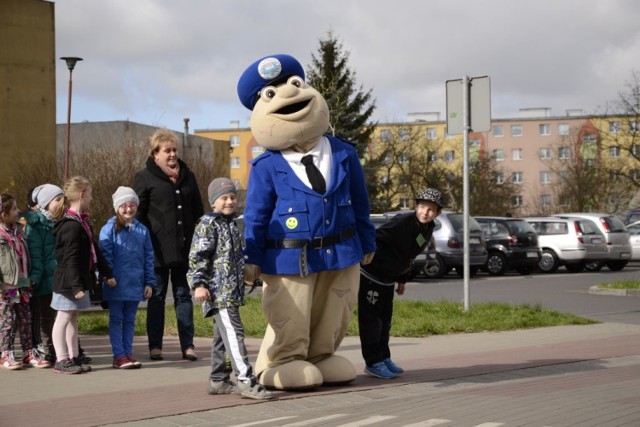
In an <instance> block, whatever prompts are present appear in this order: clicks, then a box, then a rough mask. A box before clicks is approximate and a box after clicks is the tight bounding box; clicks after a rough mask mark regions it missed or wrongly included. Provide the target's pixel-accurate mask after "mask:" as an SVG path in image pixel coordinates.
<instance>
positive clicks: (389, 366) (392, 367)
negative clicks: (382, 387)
mask: <svg viewBox="0 0 640 427" xmlns="http://www.w3.org/2000/svg"><path fill="white" fill-rule="evenodd" d="M384 364H385V365H387V369H388V370H389V371H390V372H391V373H392V374H396V375H400V374H401V373H403V372H404V369H402V368H401V367H400V366H398V365H396V364H395V363H393V362H392V361H391V359H385V360H384Z"/></svg>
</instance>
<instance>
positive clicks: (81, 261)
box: [53, 214, 113, 300]
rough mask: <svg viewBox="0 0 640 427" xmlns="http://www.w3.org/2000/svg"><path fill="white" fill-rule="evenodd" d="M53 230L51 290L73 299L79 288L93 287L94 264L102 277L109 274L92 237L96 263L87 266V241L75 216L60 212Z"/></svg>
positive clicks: (92, 289)
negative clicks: (54, 268) (61, 215)
mask: <svg viewBox="0 0 640 427" xmlns="http://www.w3.org/2000/svg"><path fill="white" fill-rule="evenodd" d="M53 234H54V236H55V237H56V262H57V265H56V270H55V272H54V275H53V290H54V292H57V293H59V294H63V295H65V296H66V297H67V298H69V299H72V300H73V299H74V298H75V295H76V294H77V293H78V292H80V291H84V292H88V291H96V288H97V286H96V274H95V269H96V267H97V269H98V271H99V272H100V274H101V276H102V277H104V278H105V279H109V278H112V277H113V273H112V271H111V268H110V267H109V265H108V264H107V262H106V260H105V259H104V256H103V255H102V252H100V247H99V246H98V245H97V244H96V243H95V239H94V245H93V247H94V248H95V251H96V257H97V261H98V264H97V265H94V266H93V267H92V268H90V264H91V241H90V240H89V236H88V235H87V232H86V231H85V230H84V227H83V226H82V224H81V223H80V220H79V219H77V218H75V217H73V216H71V215H68V214H66V215H64V216H63V217H62V218H60V219H59V220H58V221H57V222H56V223H55V225H54V226H53ZM92 234H93V230H92ZM94 236H95V235H94Z"/></svg>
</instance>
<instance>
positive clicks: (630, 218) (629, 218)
mask: <svg viewBox="0 0 640 427" xmlns="http://www.w3.org/2000/svg"><path fill="white" fill-rule="evenodd" d="M638 221H640V209H631V210H630V211H629V212H627V214H626V215H625V217H624V221H622V222H623V223H624V225H629V224H633V223H634V222H638Z"/></svg>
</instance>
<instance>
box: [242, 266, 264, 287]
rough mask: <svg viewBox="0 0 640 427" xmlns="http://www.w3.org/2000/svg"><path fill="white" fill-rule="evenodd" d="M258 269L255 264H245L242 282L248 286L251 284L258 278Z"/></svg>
mask: <svg viewBox="0 0 640 427" xmlns="http://www.w3.org/2000/svg"><path fill="white" fill-rule="evenodd" d="M260 273H261V271H260V267H258V266H257V265H255V264H245V265H244V281H245V282H246V283H249V284H253V282H254V281H255V280H256V279H257V278H258V277H260Z"/></svg>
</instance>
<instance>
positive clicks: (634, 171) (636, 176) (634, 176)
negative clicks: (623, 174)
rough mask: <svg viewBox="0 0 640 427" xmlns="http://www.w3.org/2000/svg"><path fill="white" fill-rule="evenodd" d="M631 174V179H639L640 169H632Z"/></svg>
mask: <svg viewBox="0 0 640 427" xmlns="http://www.w3.org/2000/svg"><path fill="white" fill-rule="evenodd" d="M629 175H630V176H631V179H633V180H634V181H638V180H639V179H640V169H632V170H631V172H630V173H629Z"/></svg>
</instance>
